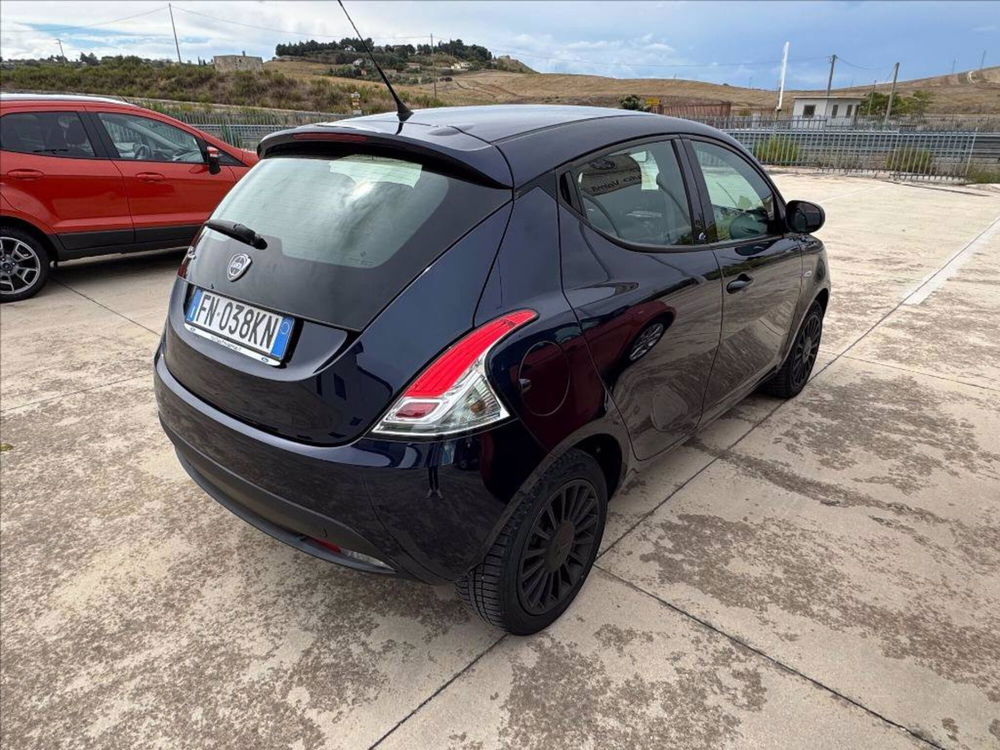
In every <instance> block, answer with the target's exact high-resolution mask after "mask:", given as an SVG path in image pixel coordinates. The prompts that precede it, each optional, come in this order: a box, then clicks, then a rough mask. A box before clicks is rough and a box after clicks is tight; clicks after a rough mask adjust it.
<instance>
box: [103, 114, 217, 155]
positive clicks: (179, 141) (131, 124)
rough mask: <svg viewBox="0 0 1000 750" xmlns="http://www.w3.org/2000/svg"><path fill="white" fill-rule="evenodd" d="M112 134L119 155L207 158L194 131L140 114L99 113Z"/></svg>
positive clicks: (107, 129)
mask: <svg viewBox="0 0 1000 750" xmlns="http://www.w3.org/2000/svg"><path fill="white" fill-rule="evenodd" d="M97 116H98V118H100V121H101V124H102V125H104V129H105V130H106V131H107V133H108V135H109V136H110V137H111V142H112V143H113V144H114V146H115V150H116V151H117V152H118V158H119V159H133V160H135V161H176V162H184V163H198V162H203V161H205V157H204V155H203V154H202V153H201V147H200V146H199V145H198V139H197V138H195V137H194V136H193V135H191V134H190V133H188V132H186V131H184V130H181V129H180V128H175V127H174V126H173V125H168V124H167V123H165V122H160V121H159V120H153V119H151V118H149V117H139V116H138V115H120V114H116V113H111V112H100V113H98V115H97Z"/></svg>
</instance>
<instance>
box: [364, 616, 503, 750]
mask: <svg viewBox="0 0 1000 750" xmlns="http://www.w3.org/2000/svg"><path fill="white" fill-rule="evenodd" d="M507 635H508V634H507V633H503V634H502V635H501V636H500V637H499V638H497V639H496V640H495V641H493V643H491V644H490V645H489V646H487V647H486V649H485V650H484V651H483V652H482V653H480V654H479V655H478V656H477V657H476V658H475V659H473V660H472V661H470V662H469V663H468V664H466V665H465V666H464V667H462V668H461V669H460V670H458V671H457V672H456V673H455V674H453V675H452V676H451V677H450V678H449V679H448V680H446V681H445V682H444V684H442V685H441V686H439V687H438V689H437V690H435V691H434V692H433V693H431V694H430V695H428V696H427V697H426V698H424V699H423V700H422V701H421V702H420V705H418V706H417V707H416V708H414V709H413V710H412V711H410V713H408V714H407V715H406V716H404V717H403V718H402V719H400V720H399V721H397V722H396V724H395V725H394V726H393V727H392V729H390V730H389V731H388V732H386V733H385V734H383V735H382V736H381V737H379V738H378V739H377V740H375V742H374V743H372V744H371V745H369V746H368V750H374V749H375V748H376V747H378V746H379V745H381V744H382V743H383V742H385V741H386V740H387V739H388V738H389V736H390V735H392V734H393V733H394V732H395V731H396V730H397V729H399V728H400V727H401V726H403V724H405V723H406V722H408V721H409V720H410V719H411V718H412V717H413V716H415V715H416V714H417V713H418V712H419V711H420V709H422V708H423V707H424V706H426V705H427V704H428V703H430V702H431V701H433V700H434V699H435V698H437V697H438V695H440V694H441V693H442V692H443V691H444V690H445V688H447V687H448V686H449V685H451V683H453V682H454V681H455V680H457V679H458V678H459V677H461V676H462V675H463V674H465V673H466V672H468V671H469V670H470V669H472V667H474V666H475V665H476V663H477V662H478V661H479V660H480V659H482V658H483V657H484V656H486V654H488V653H489V652H490V651H492V650H493V649H494V648H496V647H497V646H498V645H499V644H500V642H501V641H503V640H505V639H506V638H507Z"/></svg>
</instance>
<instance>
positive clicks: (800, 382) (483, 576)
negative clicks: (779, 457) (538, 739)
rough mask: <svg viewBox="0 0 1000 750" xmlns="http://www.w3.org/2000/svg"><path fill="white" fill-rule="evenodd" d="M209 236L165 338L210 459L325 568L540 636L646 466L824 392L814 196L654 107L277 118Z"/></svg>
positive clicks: (197, 462) (175, 383) (164, 404)
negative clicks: (363, 574) (451, 587)
mask: <svg viewBox="0 0 1000 750" xmlns="http://www.w3.org/2000/svg"><path fill="white" fill-rule="evenodd" d="M259 152H260V156H261V157H262V158H261V161H260V163H259V164H258V165H257V166H255V167H254V168H253V170H252V171H251V172H250V173H249V174H248V175H247V176H246V177H245V178H244V179H243V180H242V181H241V182H240V183H238V184H237V185H236V187H235V188H234V189H233V190H232V192H230V193H229V195H228V196H227V197H226V198H225V199H224V200H223V202H222V203H221V204H220V205H219V207H218V209H217V210H216V212H215V214H214V215H213V217H212V219H211V220H210V221H209V222H208V223H206V225H205V227H204V228H203V229H202V231H201V232H200V234H199V235H198V237H197V238H196V240H195V242H194V244H193V245H192V247H191V248H190V250H189V251H188V253H187V255H186V257H185V258H184V261H183V263H182V265H181V268H180V271H179V278H178V279H177V283H176V285H175V286H174V289H173V293H172V298H171V301H170V312H169V317H168V320H167V324H166V329H165V333H164V337H163V341H162V343H161V346H160V349H159V351H158V352H157V355H156V393H157V399H158V402H159V410H160V418H161V420H162V423H163V426H164V429H165V430H166V432H167V434H168V435H169V436H170V438H171V440H172V441H173V442H174V444H175V446H176V448H177V453H178V456H179V457H180V460H181V462H182V464H183V465H184V468H185V469H186V470H187V471H188V473H189V474H190V475H191V477H192V478H193V479H194V480H195V481H196V482H197V483H198V484H199V485H201V486H202V487H203V488H204V489H205V491H206V492H208V494H210V495H211V496H212V497H214V498H215V499H216V500H217V501H218V502H220V503H221V504H222V505H224V506H225V507H227V508H229V509H230V510H231V511H232V512H233V513H235V514H236V515H238V516H240V517H241V518H243V519H244V520H246V521H247V522H249V523H251V524H253V525H254V526H256V527H258V528H259V529H261V530H262V531H265V532H266V533H268V534H271V535H272V536H274V537H276V538H278V539H280V540H282V541H284V542H286V543H288V544H290V545H292V546H294V547H297V548H298V549H301V550H302V551H304V552H308V553H309V554H312V555H315V556H317V557H320V558H323V559H326V560H329V561H331V562H335V563H338V564H340V565H345V566H347V567H351V568H355V569H358V570H363V571H368V572H371V573H377V574H387V575H399V576H404V577H408V578H413V579H417V580H420V581H424V582H427V583H432V584H440V583H444V582H456V584H457V587H458V591H459V593H460V594H461V596H462V597H463V598H464V599H465V600H466V601H467V602H468V603H469V604H470V605H471V606H472V607H474V608H475V610H476V611H477V612H478V613H479V614H480V615H482V616H483V617H484V618H485V619H486V620H487V621H489V622H490V623H492V624H494V625H496V626H498V627H501V628H504V629H506V630H508V631H510V632H514V633H522V634H524V633H532V632H535V631H537V630H539V629H541V628H543V627H545V626H546V625H548V624H549V623H551V622H552V621H553V620H555V619H556V618H557V617H558V616H559V615H560V614H561V613H562V612H563V611H564V610H565V609H566V607H567V606H568V605H569V604H570V602H571V601H572V599H573V597H574V596H575V595H576V593H577V592H578V591H579V589H580V587H581V585H582V584H583V581H584V579H585V578H586V576H587V574H588V573H589V571H590V568H591V565H592V564H593V561H594V558H595V556H596V554H597V551H598V547H599V545H600V541H601V535H602V533H603V530H604V522H605V517H606V513H607V505H608V499H609V498H610V497H611V496H612V495H613V494H614V492H615V490H616V489H617V488H618V487H620V486H621V484H622V480H623V478H624V477H625V475H626V474H627V472H629V471H635V470H641V469H642V467H643V466H644V465H645V464H646V463H647V462H649V461H651V460H653V459H654V458H655V457H656V456H658V455H659V454H661V453H663V452H664V451H666V450H668V449H669V448H671V447H672V446H674V445H676V444H678V443H680V442H681V441H683V440H684V439H685V438H687V437H689V436H690V435H691V434H692V433H694V432H695V430H697V429H698V428H699V427H700V426H703V425H705V424H707V423H709V422H711V421H712V420H713V419H715V418H716V417H718V416H719V415H721V414H722V413H724V412H725V411H726V410H727V409H729V408H730V407H732V406H733V405H734V404H736V403H737V402H738V401H739V400H740V399H742V398H743V397H744V396H746V395H747V394H748V393H750V392H751V391H753V390H755V389H757V388H763V389H764V390H766V391H767V392H769V393H772V394H774V395H778V396H782V397H790V396H794V395H795V394H797V393H798V392H799V391H800V390H801V389H802V387H803V386H804V385H805V383H806V380H807V379H808V376H809V373H810V370H811V369H812V366H813V363H814V362H815V358H816V353H817V350H818V347H819V343H820V335H821V331H822V321H823V315H824V312H825V310H826V307H827V301H828V297H829V288H830V287H829V280H828V272H827V264H826V256H825V252H824V249H823V245H822V243H821V242H820V241H819V240H817V239H815V238H814V237H812V236H811V235H810V233H811V232H813V231H815V230H816V229H818V228H819V227H820V226H821V225H822V223H823V218H824V216H823V212H822V210H821V209H820V208H819V207H818V206H816V205H814V204H811V203H806V202H804V201H791V202H789V203H786V202H785V201H784V200H783V199H782V197H781V195H780V194H779V193H778V191H777V189H776V188H775V187H774V185H773V183H772V182H771V180H770V179H769V178H768V176H767V175H766V174H765V172H764V170H763V169H762V168H761V167H760V165H758V164H757V163H756V161H755V160H754V159H753V157H752V156H751V155H750V154H748V153H747V152H746V151H745V150H744V149H743V148H742V147H741V146H740V145H739V144H738V143H737V142H736V141H734V140H733V139H732V138H730V137H728V136H726V135H724V134H723V133H721V132H719V131H717V130H714V129H712V128H709V127H706V126H703V125H699V124H696V123H693V122H688V121H685V120H677V119H672V118H667V117H661V116H658V115H652V114H645V113H636V112H628V111H624V110H610V109H600V108H588V107H550V106H518V105H514V106H497V107H474V108H448V109H435V110H426V111H418V112H416V113H415V114H413V116H412V117H410V118H409V119H406V120H405V121H403V120H401V119H400V118H399V117H397V115H395V114H385V115H378V116H372V117H362V118H357V119H352V120H346V121H342V122H338V123H331V124H329V125H315V126H308V127H303V128H298V129H295V130H289V131H285V132H282V133H277V134H274V135H271V136H269V137H268V138H266V139H265V140H264V141H263V142H262V143H261V145H260V148H259Z"/></svg>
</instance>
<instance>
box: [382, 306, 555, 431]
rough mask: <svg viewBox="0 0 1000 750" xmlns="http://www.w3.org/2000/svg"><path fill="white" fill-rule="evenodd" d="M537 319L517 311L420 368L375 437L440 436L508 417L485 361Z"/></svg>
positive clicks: (482, 329) (384, 419) (465, 338)
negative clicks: (509, 336)
mask: <svg viewBox="0 0 1000 750" xmlns="http://www.w3.org/2000/svg"><path fill="white" fill-rule="evenodd" d="M536 317H537V313H536V312H535V311H534V310H516V311H514V312H511V313H508V314H506V315H503V316H501V317H499V318H496V319H494V320H491V321H490V322H488V323H484V324H483V325H481V326H480V327H479V328H477V329H475V330H474V331H472V332H471V333H469V334H467V335H466V336H464V337H463V338H461V339H459V340H458V341H457V342H455V343H454V344H452V345H451V346H450V347H449V348H448V349H446V350H445V351H444V353H442V354H441V355H440V356H438V357H437V359H435V360H434V361H433V362H431V364H430V365H428V366H427V367H426V368H424V370H423V372H421V373H420V374H419V375H418V376H417V378H416V379H415V380H414V381H413V382H412V383H411V384H410V385H409V386H408V387H407V388H406V390H405V391H403V395H401V396H400V397H399V398H398V399H397V400H396V402H395V403H394V404H393V405H392V407H391V408H390V409H389V411H387V412H386V414H385V416H383V417H382V419H380V420H379V422H378V424H377V425H375V427H374V428H373V429H372V432H373V433H374V434H375V435H398V436H403V435H413V436H425V437H426V436H443V435H449V434H455V433H459V432H466V431H468V430H472V429H476V428H479V427H483V426H485V425H489V424H492V423H494V422H499V421H501V420H503V419H506V418H507V417H508V416H510V415H509V414H508V413H507V410H506V409H505V408H504V406H503V404H502V403H501V402H500V399H499V398H498V397H497V394H496V392H495V391H494V390H493V388H492V386H491V385H490V383H489V379H488V378H487V376H486V356H487V355H488V354H489V352H490V349H492V348H493V347H494V346H495V345H496V344H497V343H498V342H499V341H500V340H501V339H503V338H504V337H505V336H507V335H509V334H510V333H512V332H513V331H515V330H517V329H518V328H520V327H521V326H523V325H525V324H527V323H529V322H531V321H532V320H534V319H535V318H536Z"/></svg>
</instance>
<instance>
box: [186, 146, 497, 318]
mask: <svg viewBox="0 0 1000 750" xmlns="http://www.w3.org/2000/svg"><path fill="white" fill-rule="evenodd" d="M510 198H511V191H510V190H500V189H496V188H491V187H486V186H483V185H479V184H475V183H472V182H468V181H466V180H462V179H459V178H457V177H454V176H451V175H448V174H444V173H442V172H439V171H438V170H436V169H434V168H432V167H430V166H428V165H425V164H419V163H416V162H412V161H407V160H404V159H395V158H389V157H385V156H381V155H380V156H373V155H368V154H349V155H344V156H338V157H330V158H325V157H324V158H319V157H306V156H281V157H272V158H268V159H264V160H262V161H260V162H259V163H258V164H257V165H256V166H254V168H253V169H252V170H250V172H249V173H248V174H247V175H246V176H245V177H244V178H243V179H242V180H240V181H239V182H238V183H236V185H235V187H233V189H232V190H231V191H230V192H229V194H228V195H227V196H226V197H225V198H224V199H223V200H222V202H221V203H220V204H219V206H218V208H216V210H215V213H214V214H213V215H212V218H214V219H220V220H226V221H235V222H238V223H240V224H245V225H246V226H248V227H250V228H251V229H253V230H254V231H255V232H257V233H258V234H260V235H261V236H262V237H263V238H264V240H265V241H266V242H267V249H266V250H264V251H262V252H256V251H255V252H252V256H253V259H254V260H253V262H254V268H253V269H251V270H250V272H249V273H247V274H246V275H245V276H243V277H242V278H240V280H239V282H238V284H231V283H230V282H228V281H227V280H226V266H227V264H228V262H229V259H230V258H231V257H232V255H233V254H234V253H240V252H247V246H246V245H242V244H240V243H239V242H238V241H236V240H234V239H232V238H231V237H228V236H226V235H224V234H222V233H220V232H216V231H213V230H210V229H206V230H205V231H204V232H202V234H201V235H200V239H199V240H198V243H197V246H196V254H197V260H196V262H194V263H192V264H191V266H190V271H189V275H188V277H187V278H188V280H189V281H190V282H192V283H194V284H196V285H199V286H204V287H211V286H212V285H217V284H221V285H222V286H220V287H218V288H220V289H222V288H224V289H225V293H226V294H228V295H231V296H237V297H240V298H241V299H245V300H246V301H248V302H252V303H254V304H258V305H261V306H263V307H269V308H271V309H275V310H281V311H284V312H288V313H290V314H293V315H297V316H300V317H304V318H310V319H312V320H318V321H323V322H328V323H332V324H333V325H338V326H343V327H345V328H350V329H355V330H357V329H361V328H363V327H364V326H365V325H366V324H367V322H368V321H369V320H370V319H371V318H372V317H373V316H374V315H375V314H377V313H378V311H379V310H381V309H382V308H383V307H384V306H385V305H386V303H388V302H389V301H391V300H392V298H393V297H395V296H396V295H397V294H398V293H399V292H400V291H401V290H402V289H403V287H405V286H406V284H408V283H409V282H410V281H411V280H412V279H413V278H415V277H416V276H417V275H418V274H419V273H420V272H422V271H423V270H424V269H425V268H427V266H428V265H430V264H431V263H432V262H434V260H435V259H436V258H437V257H438V256H439V255H440V254H441V253H443V252H444V251H445V250H447V249H448V248H449V247H450V246H451V245H453V244H454V243H455V242H456V241H457V240H458V239H460V238H461V237H462V235H464V234H465V233H466V232H468V231H469V230H470V229H472V228H473V227H474V226H476V225H477V224H478V223H479V222H481V221H482V220H483V219H485V218H486V217H487V216H488V215H489V214H491V213H493V211H495V210H496V209H498V208H500V206H502V205H503V204H504V203H506V202H507V201H509V200H510ZM495 240H496V242H497V243H499V240H500V237H499V236H497V237H496V238H495ZM493 250H495V246H494V248H493ZM491 252H492V251H491ZM475 283H481V281H478V280H477V281H476V282H475ZM442 293H447V290H442Z"/></svg>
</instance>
